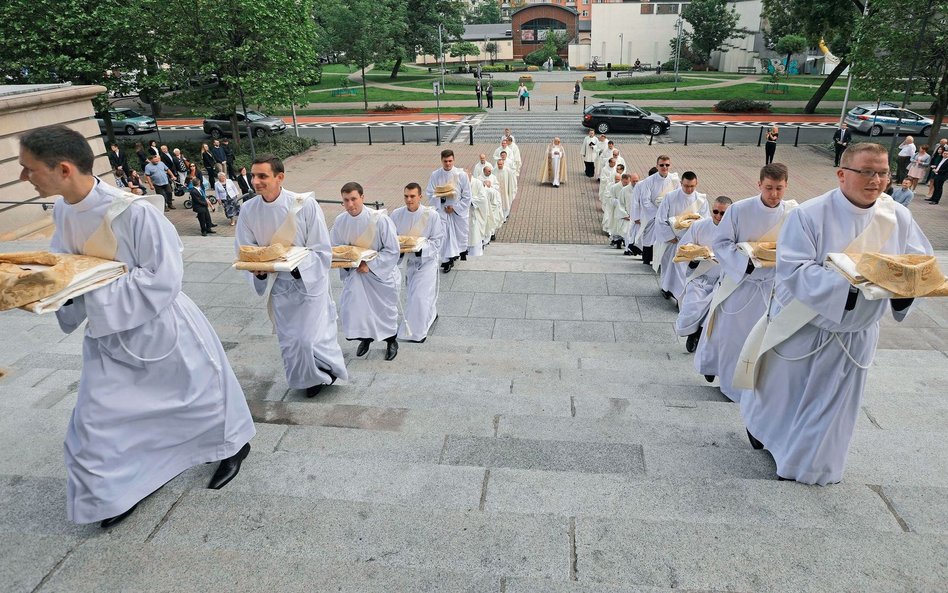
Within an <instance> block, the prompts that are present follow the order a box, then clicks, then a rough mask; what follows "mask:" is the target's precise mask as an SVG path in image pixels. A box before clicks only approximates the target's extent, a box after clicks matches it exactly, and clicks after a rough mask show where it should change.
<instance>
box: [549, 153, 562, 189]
mask: <svg viewBox="0 0 948 593" xmlns="http://www.w3.org/2000/svg"><path fill="white" fill-rule="evenodd" d="M563 153H564V150H563V147H562V146H553V147H552V148H551V149H550V161H551V163H550V164H551V165H552V167H553V185H559V184H560V163H561V162H562V161H563Z"/></svg>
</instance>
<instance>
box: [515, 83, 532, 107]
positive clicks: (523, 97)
mask: <svg viewBox="0 0 948 593" xmlns="http://www.w3.org/2000/svg"><path fill="white" fill-rule="evenodd" d="M528 96H529V93H528V91H527V85H525V84H524V83H523V81H521V82H520V86H519V87H517V98H519V99H520V109H523V105H524V104H525V103H526V102H527V97H528Z"/></svg>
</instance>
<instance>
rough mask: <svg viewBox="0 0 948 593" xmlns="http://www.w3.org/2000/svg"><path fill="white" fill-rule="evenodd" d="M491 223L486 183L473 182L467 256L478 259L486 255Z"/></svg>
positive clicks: (474, 180) (476, 180)
mask: <svg viewBox="0 0 948 593" xmlns="http://www.w3.org/2000/svg"><path fill="white" fill-rule="evenodd" d="M489 221H490V199H489V198H488V196H487V192H485V191H484V183H483V182H482V181H481V180H480V179H472V180H471V210H470V213H469V215H468V222H469V224H470V227H469V230H468V235H467V254H468V255H469V256H473V257H477V256H480V255H484V243H485V238H486V237H490V235H488V234H487V231H488V229H487V225H488V224H489Z"/></svg>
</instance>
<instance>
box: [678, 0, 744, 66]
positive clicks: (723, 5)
mask: <svg viewBox="0 0 948 593" xmlns="http://www.w3.org/2000/svg"><path fill="white" fill-rule="evenodd" d="M681 17H682V18H683V19H685V20H686V21H688V23H689V24H691V31H690V32H688V33H686V35H685V36H686V37H687V39H688V42H689V45H691V49H692V50H693V51H694V53H695V54H696V55H697V56H698V57H699V58H700V60H701V62H702V63H704V64H709V65H710V62H711V52H713V51H716V50H720V51H727V45H726V43H725V42H726V41H727V40H728V39H733V38H743V37H746V36H747V34H748V33H749V31H747V29H743V28H741V27H738V26H737V22H738V18H739V17H738V14H737V10H736V9H735V8H733V7H731V8H728V2H727V0H693V2H691V4H689V5H688V6H686V7H685V9H684V10H682V11H681Z"/></svg>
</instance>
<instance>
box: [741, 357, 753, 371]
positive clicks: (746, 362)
mask: <svg viewBox="0 0 948 593" xmlns="http://www.w3.org/2000/svg"><path fill="white" fill-rule="evenodd" d="M741 362H742V363H744V372H745V373H749V372H750V368H751V367H752V366H753V365H754V361H752V360H746V359H745V360H742V361H741Z"/></svg>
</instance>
